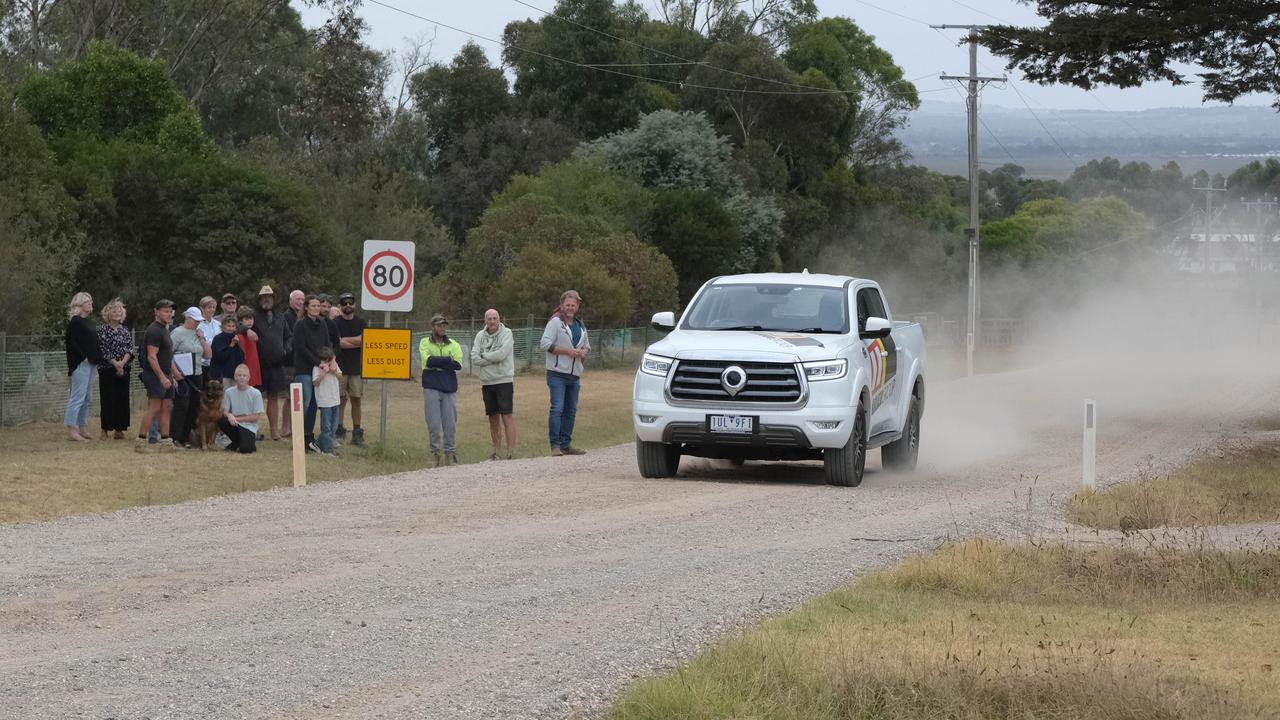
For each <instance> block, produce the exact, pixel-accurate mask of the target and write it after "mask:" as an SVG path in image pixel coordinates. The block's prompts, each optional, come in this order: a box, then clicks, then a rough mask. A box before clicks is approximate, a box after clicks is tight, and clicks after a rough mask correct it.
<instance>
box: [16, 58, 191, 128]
mask: <svg viewBox="0 0 1280 720" xmlns="http://www.w3.org/2000/svg"><path fill="white" fill-rule="evenodd" d="M18 100H19V102H20V103H21V104H22V106H23V107H24V108H25V109H26V111H27V112H28V113H30V115H31V118H32V120H33V121H34V122H35V124H36V125H37V126H39V127H40V130H41V131H42V132H43V133H44V134H45V136H46V137H55V138H57V137H90V138H96V139H99V140H106V141H110V140H116V139H119V140H123V141H126V142H140V143H148V144H154V145H157V146H160V147H164V148H166V149H169V150H172V151H175V152H188V153H202V152H205V151H206V150H208V149H209V142H208V140H207V139H206V138H205V137H204V134H203V132H202V131H201V128H200V118H199V117H198V116H197V115H196V112H195V108H194V107H192V105H191V104H190V103H189V102H188V101H187V100H186V98H184V97H183V96H182V94H181V93H179V92H178V90H177V88H176V87H175V86H174V84H173V81H172V80H170V79H169V77H168V76H167V75H166V74H165V72H164V68H162V67H161V66H160V65H159V64H158V63H155V62H150V61H147V60H144V59H142V58H140V57H138V56H137V55H135V54H133V53H131V52H129V51H127V50H121V49H120V48H117V47H113V46H111V45H108V44H106V43H102V42H95V43H93V44H91V45H90V46H89V49H88V52H87V53H86V55H85V58H84V60H82V61H80V62H77V63H70V64H67V65H63V66H61V67H59V68H58V69H56V70H53V71H50V72H43V73H35V74H33V75H32V76H30V78H28V80H27V82H26V83H25V84H24V85H23V87H22V88H21V90H20V91H19V93H18Z"/></svg>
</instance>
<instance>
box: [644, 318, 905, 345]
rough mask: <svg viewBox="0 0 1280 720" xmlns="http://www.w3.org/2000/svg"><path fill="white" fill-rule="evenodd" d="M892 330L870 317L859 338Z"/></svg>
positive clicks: (874, 337) (866, 338)
mask: <svg viewBox="0 0 1280 720" xmlns="http://www.w3.org/2000/svg"><path fill="white" fill-rule="evenodd" d="M655 317H656V316H655ZM892 330H893V324H892V323H890V322H889V321H888V320H885V319H884V318H879V317H869V318H867V324H866V325H864V326H863V328H862V332H860V333H858V337H860V338H862V339H863V340H874V339H876V338H883V337H888V336H889V333H890V332H891V331H892Z"/></svg>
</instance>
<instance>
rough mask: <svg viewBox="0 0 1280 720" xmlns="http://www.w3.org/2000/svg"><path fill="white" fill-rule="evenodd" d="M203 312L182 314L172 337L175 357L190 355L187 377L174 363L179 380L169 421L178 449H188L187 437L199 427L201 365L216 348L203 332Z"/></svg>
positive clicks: (196, 309) (176, 376) (196, 311)
mask: <svg viewBox="0 0 1280 720" xmlns="http://www.w3.org/2000/svg"><path fill="white" fill-rule="evenodd" d="M203 317H204V316H203V315H202V314H201V313H200V308H198V307H189V308H187V310H186V312H184V313H182V324H181V325H179V326H178V327H176V328H174V329H173V332H171V333H169V339H170V341H171V342H172V343H173V354H174V357H175V358H176V357H178V356H179V355H181V354H182V353H189V354H190V355H191V374H189V375H187V374H184V373H183V371H182V370H181V369H180V368H179V366H178V363H177V362H176V361H175V362H174V377H175V378H176V379H177V383H178V384H177V387H176V388H175V390H174V392H175V395H174V398H173V415H172V417H171V418H170V419H169V428H170V430H172V432H173V442H174V444H175V445H178V446H182V447H186V446H187V440H188V436H189V435H190V434H191V430H192V429H193V428H194V427H195V425H196V416H197V415H198V414H199V413H200V393H201V392H203V391H204V375H203V370H204V368H203V367H202V366H201V364H200V361H201V360H204V359H206V358H212V357H213V346H212V345H210V338H206V337H204V333H203V332H202V331H201V330H200V328H199V324H200V320H202V319H203Z"/></svg>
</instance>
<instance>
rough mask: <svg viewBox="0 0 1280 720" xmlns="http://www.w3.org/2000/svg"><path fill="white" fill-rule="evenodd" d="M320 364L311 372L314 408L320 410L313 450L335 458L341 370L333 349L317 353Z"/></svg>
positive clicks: (325, 349)
mask: <svg viewBox="0 0 1280 720" xmlns="http://www.w3.org/2000/svg"><path fill="white" fill-rule="evenodd" d="M317 357H319V359H320V364H319V365H317V366H315V369H314V370H312V371H311V384H312V385H313V386H314V387H315V398H316V408H318V409H319V410H320V436H319V437H317V438H316V447H315V448H313V449H314V450H315V451H316V452H318V453H320V454H321V455H328V456H329V457H336V456H337V453H335V452H334V451H333V432H334V431H335V430H337V428H338V404H339V403H340V402H341V391H340V387H341V385H340V381H341V380H342V370H341V369H339V368H338V361H337V360H336V359H334V355H333V348H331V347H329V346H328V345H326V346H324V347H322V348H320V352H319V353H317Z"/></svg>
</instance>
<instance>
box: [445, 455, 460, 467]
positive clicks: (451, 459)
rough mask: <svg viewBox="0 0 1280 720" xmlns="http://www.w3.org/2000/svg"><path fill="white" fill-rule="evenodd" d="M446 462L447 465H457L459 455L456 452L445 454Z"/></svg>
mask: <svg viewBox="0 0 1280 720" xmlns="http://www.w3.org/2000/svg"><path fill="white" fill-rule="evenodd" d="M444 464H445V465H457V464H458V456H457V455H455V454H453V453H449V454H448V455H445V456H444Z"/></svg>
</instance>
